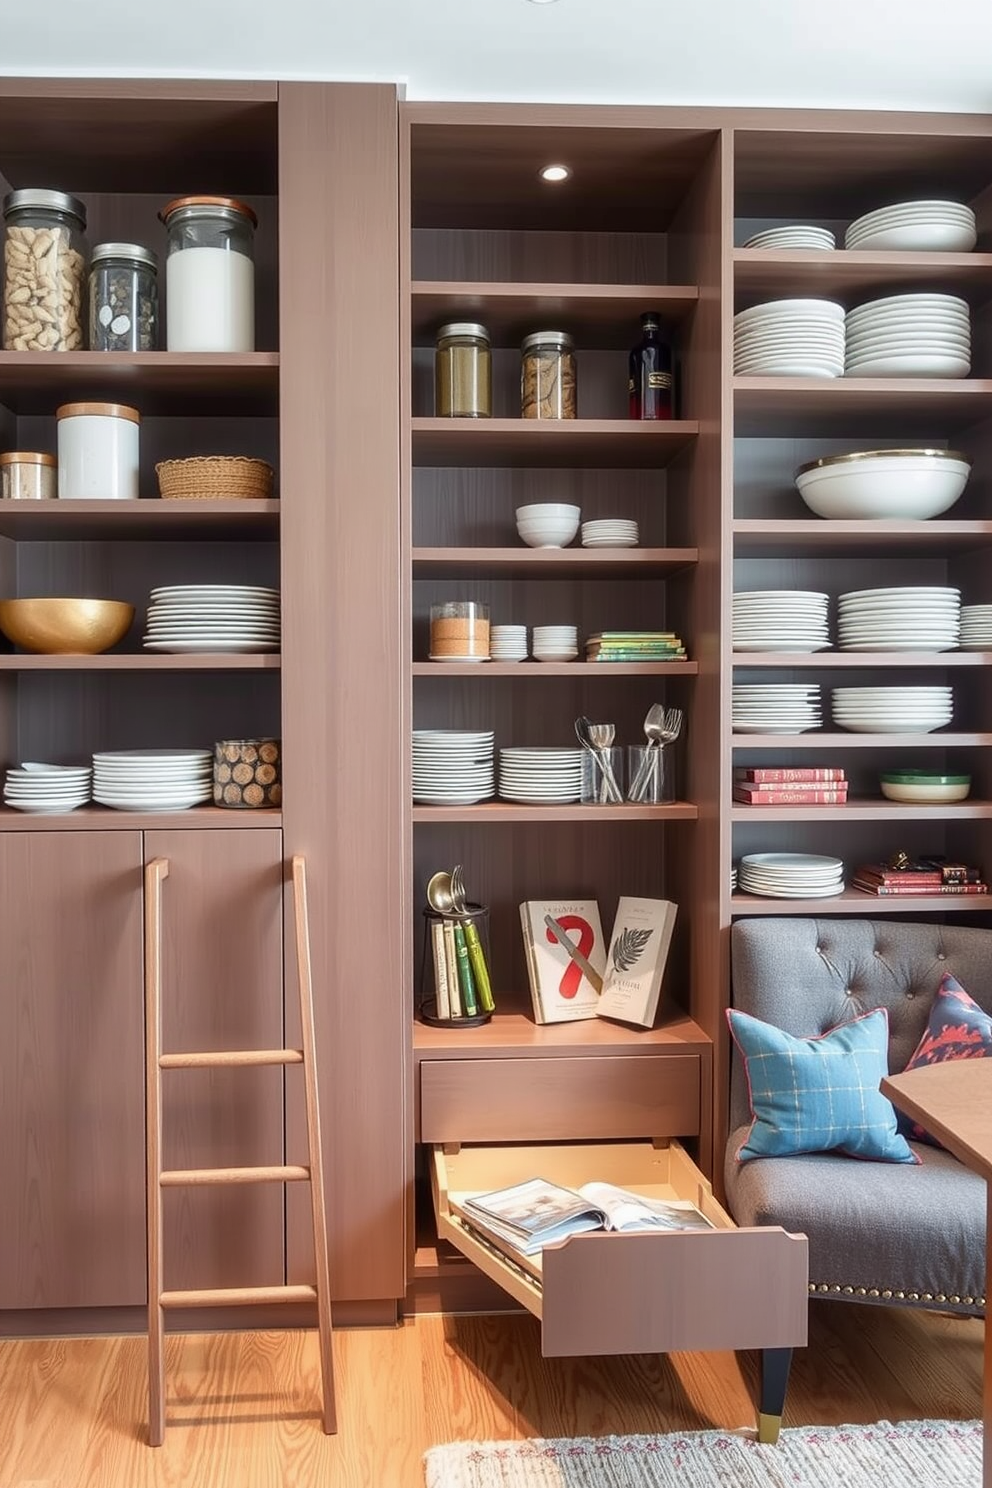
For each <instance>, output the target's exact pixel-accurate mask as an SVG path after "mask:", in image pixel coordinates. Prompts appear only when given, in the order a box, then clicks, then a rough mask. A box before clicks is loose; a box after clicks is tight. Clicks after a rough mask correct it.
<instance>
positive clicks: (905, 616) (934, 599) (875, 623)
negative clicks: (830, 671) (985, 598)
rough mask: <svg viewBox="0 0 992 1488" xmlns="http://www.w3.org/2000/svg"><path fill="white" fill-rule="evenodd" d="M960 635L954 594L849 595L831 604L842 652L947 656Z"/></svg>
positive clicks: (895, 591) (916, 589)
mask: <svg viewBox="0 0 992 1488" xmlns="http://www.w3.org/2000/svg"><path fill="white" fill-rule="evenodd" d="M960 635H961V590H960V589H945V588H941V587H939V586H938V585H930V586H926V585H922V584H907V585H905V586H904V587H902V588H892V589H854V590H852V591H851V593H850V594H842V595H841V596H840V598H839V599H838V601H837V644H838V646H839V647H840V649H841V650H842V651H953V650H954V648H955V647H956V646H957V644H958V641H959V639H960Z"/></svg>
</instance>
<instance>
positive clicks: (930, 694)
mask: <svg viewBox="0 0 992 1488" xmlns="http://www.w3.org/2000/svg"><path fill="white" fill-rule="evenodd" d="M830 711H831V713H832V714H833V719H834V723H836V724H838V725H839V726H840V727H841V728H844V729H850V731H851V732H852V733H856V734H931V733H933V731H934V729H939V728H943V727H944V726H945V724H948V723H950V721H951V718H952V716H953V712H954V701H953V694H952V692H951V689H950V688H949V687H937V686H932V687H835V688H834V690H833V693H832V695H831V700H830Z"/></svg>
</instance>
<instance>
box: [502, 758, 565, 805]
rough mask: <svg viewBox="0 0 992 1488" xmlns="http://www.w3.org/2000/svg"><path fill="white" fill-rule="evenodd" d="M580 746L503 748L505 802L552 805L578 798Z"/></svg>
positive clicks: (503, 797) (503, 795) (503, 794)
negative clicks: (574, 747) (567, 747)
mask: <svg viewBox="0 0 992 1488" xmlns="http://www.w3.org/2000/svg"><path fill="white" fill-rule="evenodd" d="M583 753H584V751H583V750H581V749H536V748H535V749H501V750H500V752H499V795H500V800H502V801H523V802H527V803H529V804H531V805H534V806H540V805H545V806H550V805H555V804H564V803H566V802H569V801H577V800H578V799H579V796H580V795H581V794H582V756H583Z"/></svg>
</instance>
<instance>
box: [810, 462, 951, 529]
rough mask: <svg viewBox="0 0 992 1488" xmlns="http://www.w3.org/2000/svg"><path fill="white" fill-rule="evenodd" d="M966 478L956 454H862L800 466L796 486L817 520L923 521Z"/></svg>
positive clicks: (943, 505)
mask: <svg viewBox="0 0 992 1488" xmlns="http://www.w3.org/2000/svg"><path fill="white" fill-rule="evenodd" d="M970 474H971V465H970V464H969V462H968V460H967V459H966V458H965V456H964V455H962V454H959V453H958V452H957V450H939V449H895V450H860V451H855V452H854V453H852V454H849V455H825V456H824V457H823V458H822V459H820V460H811V461H809V463H808V464H806V465H800V467H799V469H798V470H797V471H796V485H797V487H798V489H799V494H800V496H801V497H802V498H803V500H804V501H805V503H806V505H807V506H808V507H809V509H810V511H814V512H816V515H817V516H818V517H828V518H834V519H837V520H843V519H845V518H847V517H854V518H857V519H858V520H863V519H868V520H872V519H874V518H888V519H889V520H894V521H898V520H900V519H901V520H903V521H915V522H922V521H926V519H927V518H928V517H939V516H940V514H941V513H942V512H945V511H947V510H948V509H949V508H950V507H952V506H953V505H954V503H955V501H957V499H958V497H959V496H960V495H961V492H962V491H963V490H964V488H965V486H966V484H967V482H968V476H969V475H970Z"/></svg>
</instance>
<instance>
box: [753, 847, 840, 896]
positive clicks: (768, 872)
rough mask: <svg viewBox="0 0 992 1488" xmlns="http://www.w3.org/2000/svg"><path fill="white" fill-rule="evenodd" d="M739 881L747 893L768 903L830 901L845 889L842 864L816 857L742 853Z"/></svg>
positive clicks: (837, 859) (835, 859) (797, 854)
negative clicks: (798, 900)
mask: <svg viewBox="0 0 992 1488" xmlns="http://www.w3.org/2000/svg"><path fill="white" fill-rule="evenodd" d="M738 878H739V881H740V886H741V888H742V889H745V890H746V891H747V893H749V894H761V895H762V896H763V897H765V898H768V899H832V898H833V897H834V895H835V894H839V893H841V892H842V890H843V888H844V864H843V863H842V862H841V860H840V858H826V857H820V856H819V855H818V854H815V853H793V852H771V853H745V854H744V856H743V857H742V858H741V860H740V866H739V869H738Z"/></svg>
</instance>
